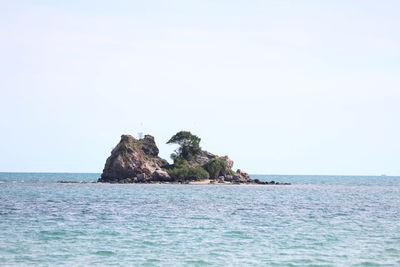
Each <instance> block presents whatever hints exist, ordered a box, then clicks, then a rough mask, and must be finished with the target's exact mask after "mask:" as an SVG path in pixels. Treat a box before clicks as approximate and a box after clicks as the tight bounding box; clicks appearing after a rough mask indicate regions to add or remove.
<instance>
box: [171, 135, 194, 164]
mask: <svg viewBox="0 0 400 267" xmlns="http://www.w3.org/2000/svg"><path fill="white" fill-rule="evenodd" d="M200 140H201V139H200V137H198V136H196V135H194V134H192V133H191V132H188V131H180V132H178V133H176V134H175V135H174V136H172V137H171V139H169V141H168V142H167V144H178V145H179V147H178V148H177V149H176V150H175V152H174V153H173V154H171V158H172V159H173V160H174V161H175V160H176V159H179V158H181V159H185V160H191V159H192V158H193V157H195V156H196V155H198V154H199V153H200V151H201V148H200Z"/></svg>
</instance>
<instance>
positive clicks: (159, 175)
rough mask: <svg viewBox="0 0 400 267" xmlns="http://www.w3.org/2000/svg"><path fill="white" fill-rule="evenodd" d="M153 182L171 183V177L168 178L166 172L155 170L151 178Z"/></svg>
mask: <svg viewBox="0 0 400 267" xmlns="http://www.w3.org/2000/svg"><path fill="white" fill-rule="evenodd" d="M151 178H152V180H153V181H157V182H171V180H172V179H171V176H169V174H168V172H166V171H163V170H161V169H157V170H155V171H154V172H153V175H152V176H151Z"/></svg>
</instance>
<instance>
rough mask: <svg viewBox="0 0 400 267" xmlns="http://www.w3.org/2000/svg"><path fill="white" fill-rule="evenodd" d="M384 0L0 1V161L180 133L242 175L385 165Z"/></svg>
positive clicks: (397, 113)
mask: <svg viewBox="0 0 400 267" xmlns="http://www.w3.org/2000/svg"><path fill="white" fill-rule="evenodd" d="M399 10H400V2H399V1H389V0H387V1H341V0H338V1H310V0H304V1H286V0H280V1H266V0H263V1H261V0H252V1H245V0H230V1H227V0H213V1H207V0H205V1H184V0H181V1H180V0H169V1H153V0H146V1H132V0H126V1H123V0H116V1H77V0H71V1H51V0H48V1H35V0H33V1H23V0H19V1H18V0H12V1H5V0H0V81H1V82H0V125H1V128H0V129H1V130H0V171H4V172H8V171H20V172H30V171H32V172H101V171H102V169H103V167H104V164H105V160H106V158H107V157H108V156H109V155H110V152H111V149H112V148H113V147H114V146H115V145H116V144H117V143H118V141H119V139H120V136H121V134H132V135H133V136H137V135H138V133H139V132H143V133H145V134H151V135H153V136H154V137H155V139H156V143H157V145H158V147H159V149H160V156H162V157H164V158H167V159H169V155H170V154H171V153H172V152H173V150H174V149H175V148H176V147H174V146H173V145H167V144H165V143H166V142H167V141H168V139H169V138H170V137H171V136H172V135H173V134H175V133H176V132H178V131H180V130H188V131H191V132H192V133H194V134H196V135H198V136H199V137H201V138H202V141H201V143H200V145H201V146H202V148H203V149H205V150H208V151H210V152H213V153H215V154H218V155H229V157H230V158H232V159H233V160H234V162H235V165H234V168H235V169H236V168H241V169H243V170H245V171H247V172H249V173H251V174H331V175H340V174H344V175H345V174H347V175H380V174H387V175H400V164H399V163H400V162H399V159H400V138H399V137H400V123H399V122H400V104H399V101H400V30H399V29H400V16H399V15H398V11H399Z"/></svg>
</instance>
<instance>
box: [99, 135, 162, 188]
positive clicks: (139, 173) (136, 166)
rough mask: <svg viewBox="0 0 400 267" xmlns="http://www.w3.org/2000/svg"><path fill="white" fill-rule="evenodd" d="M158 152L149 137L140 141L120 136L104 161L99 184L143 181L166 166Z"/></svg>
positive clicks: (128, 136) (146, 136) (152, 139)
mask: <svg viewBox="0 0 400 267" xmlns="http://www.w3.org/2000/svg"><path fill="white" fill-rule="evenodd" d="M158 152H159V150H158V147H157V145H156V143H155V142H154V137H153V136H151V135H145V137H144V138H143V139H140V140H137V139H135V138H134V137H133V136H131V135H122V136H121V141H120V142H119V143H118V145H117V146H116V147H115V148H114V149H113V150H112V152H111V156H110V157H109V158H108V159H107V161H106V164H105V166H104V170H103V174H102V175H101V178H100V179H99V182H111V183H112V182H116V183H118V182H120V181H123V180H125V179H127V178H130V179H133V178H135V177H137V178H138V179H143V180H144V179H145V177H151V176H152V174H153V173H154V172H155V170H156V169H161V167H163V166H167V165H168V162H167V161H166V160H165V159H162V158H160V157H158ZM139 177H140V178H139ZM128 181H129V180H128Z"/></svg>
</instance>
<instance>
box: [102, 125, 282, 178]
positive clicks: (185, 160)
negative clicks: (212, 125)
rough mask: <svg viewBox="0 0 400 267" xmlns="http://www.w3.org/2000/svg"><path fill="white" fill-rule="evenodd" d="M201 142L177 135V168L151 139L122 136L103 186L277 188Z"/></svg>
mask: <svg viewBox="0 0 400 267" xmlns="http://www.w3.org/2000/svg"><path fill="white" fill-rule="evenodd" d="M200 141H201V139H200V138H199V137H198V136H196V135H194V134H192V133H190V132H188V131H180V132H178V133H176V134H175V135H174V136H172V137H171V139H170V140H169V141H168V142H167V144H177V145H179V147H178V148H177V149H176V150H175V152H174V153H172V155H171V158H172V159H173V162H174V163H173V164H169V163H168V161H166V160H165V159H162V158H160V157H159V156H158V153H159V149H158V147H157V145H156V143H155V141H154V137H153V136H151V135H145V136H144V138H142V139H136V138H134V137H133V136H131V135H122V136H121V141H120V142H119V143H118V144H117V146H116V147H115V148H114V149H113V150H112V152H111V156H110V157H108V159H107V161H106V164H105V167H104V170H103V173H102V175H101V178H100V179H99V180H98V182H101V183H124V184H125V183H181V184H274V185H279V184H283V185H287V184H288V183H279V182H274V181H271V182H263V181H260V180H259V179H251V178H250V176H249V175H248V174H247V173H246V172H244V171H242V170H240V169H238V170H237V171H236V172H235V171H233V170H232V167H233V161H232V160H231V159H230V158H229V157H228V156H217V155H214V154H212V153H210V152H208V151H205V150H202V149H201V147H200Z"/></svg>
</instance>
